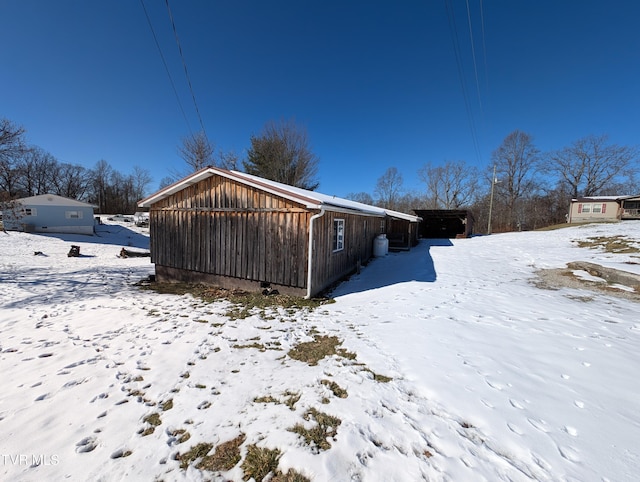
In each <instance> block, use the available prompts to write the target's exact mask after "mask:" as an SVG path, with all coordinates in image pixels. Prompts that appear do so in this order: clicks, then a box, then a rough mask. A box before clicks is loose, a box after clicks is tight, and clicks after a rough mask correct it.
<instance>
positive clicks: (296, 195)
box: [138, 167, 418, 297]
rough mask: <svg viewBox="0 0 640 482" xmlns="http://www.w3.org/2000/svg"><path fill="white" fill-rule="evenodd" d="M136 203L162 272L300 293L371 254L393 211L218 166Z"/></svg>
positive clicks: (315, 290)
mask: <svg viewBox="0 0 640 482" xmlns="http://www.w3.org/2000/svg"><path fill="white" fill-rule="evenodd" d="M138 205H139V206H140V207H142V208H148V209H149V227H150V248H151V261H152V262H153V263H155V269H156V277H157V280H158V281H169V282H171V281H188V282H202V283H207V284H213V285H216V286H220V287H223V288H240V289H246V290H259V289H264V288H265V287H270V288H272V289H277V290H278V291H279V292H280V293H287V294H293V295H299V296H306V297H312V296H315V295H317V294H319V293H321V292H322V291H323V290H325V289H326V288H328V287H329V286H331V285H332V284H333V283H335V282H336V281H338V280H340V279H341V278H343V277H345V276H346V275H348V274H350V273H352V272H354V271H355V270H356V269H357V268H358V267H359V266H360V265H361V263H364V262H365V261H367V260H368V259H369V258H371V256H372V255H373V244H374V239H375V237H376V236H377V235H378V234H380V233H384V232H385V230H386V221H387V219H390V218H392V217H393V214H394V213H393V212H389V213H388V212H387V211H386V210H384V209H382V208H378V207H375V206H370V205H367V204H362V203H358V202H355V201H350V200H347V199H341V198H337V197H334V196H328V195H324V194H321V193H317V192H314V191H307V190H304V189H299V188H295V187H292V186H287V185H284V184H280V183H276V182H273V181H269V180H266V179H262V178H259V177H256V176H251V175H248V174H245V173H241V172H237V171H228V170H225V169H219V168H215V167H208V168H205V169H202V170H201V171H198V172H196V173H194V174H192V175H190V176H188V177H186V178H185V179H182V180H181V181H178V182H176V183H175V184H172V185H171V186H168V187H166V188H164V189H162V190H160V191H158V192H157V193H155V194H153V195H151V196H149V197H148V198H146V199H143V200H142V201H140V202H139V203H138ZM403 216H409V215H403ZM407 219H411V220H413V221H414V222H417V221H418V218H417V217H415V216H409V217H408V218H407Z"/></svg>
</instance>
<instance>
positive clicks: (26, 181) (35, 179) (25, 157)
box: [17, 146, 58, 196]
mask: <svg viewBox="0 0 640 482" xmlns="http://www.w3.org/2000/svg"><path fill="white" fill-rule="evenodd" d="M17 166H18V172H19V182H18V184H19V186H20V188H19V190H20V195H21V196H37V195H39V194H47V193H48V192H49V191H50V190H51V188H52V185H51V180H52V178H53V176H55V174H56V172H57V170H58V161H57V160H56V159H55V157H53V156H52V155H51V154H50V153H48V152H47V151H45V150H44V149H41V148H40V147H35V146H34V147H30V148H28V149H25V150H24V152H23V154H22V156H21V157H20V159H19V161H18V164H17Z"/></svg>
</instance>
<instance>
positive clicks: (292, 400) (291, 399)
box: [253, 390, 301, 410]
mask: <svg viewBox="0 0 640 482" xmlns="http://www.w3.org/2000/svg"><path fill="white" fill-rule="evenodd" d="M283 395H284V401H283V400H281V399H278V398H275V397H272V396H271V395H267V396H264V397H256V398H254V399H253V401H254V402H255V403H275V404H276V405H281V404H284V405H286V406H287V407H289V409H290V410H294V409H295V405H296V403H298V400H300V396H301V395H300V394H299V393H297V392H291V391H289V390H287V391H286V392H284V393H283Z"/></svg>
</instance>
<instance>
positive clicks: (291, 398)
mask: <svg viewBox="0 0 640 482" xmlns="http://www.w3.org/2000/svg"><path fill="white" fill-rule="evenodd" d="M284 396H285V400H284V404H285V405H286V406H287V407H289V410H294V409H295V406H296V403H298V400H300V396H301V395H300V394H299V393H296V392H290V391H289V390H287V391H286V392H284Z"/></svg>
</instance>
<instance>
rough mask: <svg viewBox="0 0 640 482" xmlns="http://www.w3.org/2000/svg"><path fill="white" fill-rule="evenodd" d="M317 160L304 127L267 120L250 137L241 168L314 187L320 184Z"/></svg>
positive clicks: (288, 122)
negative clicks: (257, 133) (260, 130)
mask: <svg viewBox="0 0 640 482" xmlns="http://www.w3.org/2000/svg"><path fill="white" fill-rule="evenodd" d="M318 163H319V159H318V157H317V156H316V155H315V154H314V153H313V152H312V151H311V148H310V147H309V140H308V138H307V131H306V129H304V128H303V127H301V126H299V125H297V124H296V123H295V121H294V120H289V121H280V122H278V123H276V122H273V121H271V122H268V123H267V124H266V125H265V126H264V129H263V131H262V133H261V134H260V135H259V136H252V137H251V147H250V148H249V151H248V152H247V160H246V161H244V162H243V167H244V169H245V171H246V172H247V173H248V174H253V175H255V176H260V177H264V178H266V179H271V180H272V181H277V182H281V183H284V184H288V185H290V186H295V187H299V188H302V189H309V190H314V189H317V188H318V186H319V184H320V183H319V182H318V180H317V177H316V176H317V172H318Z"/></svg>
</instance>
